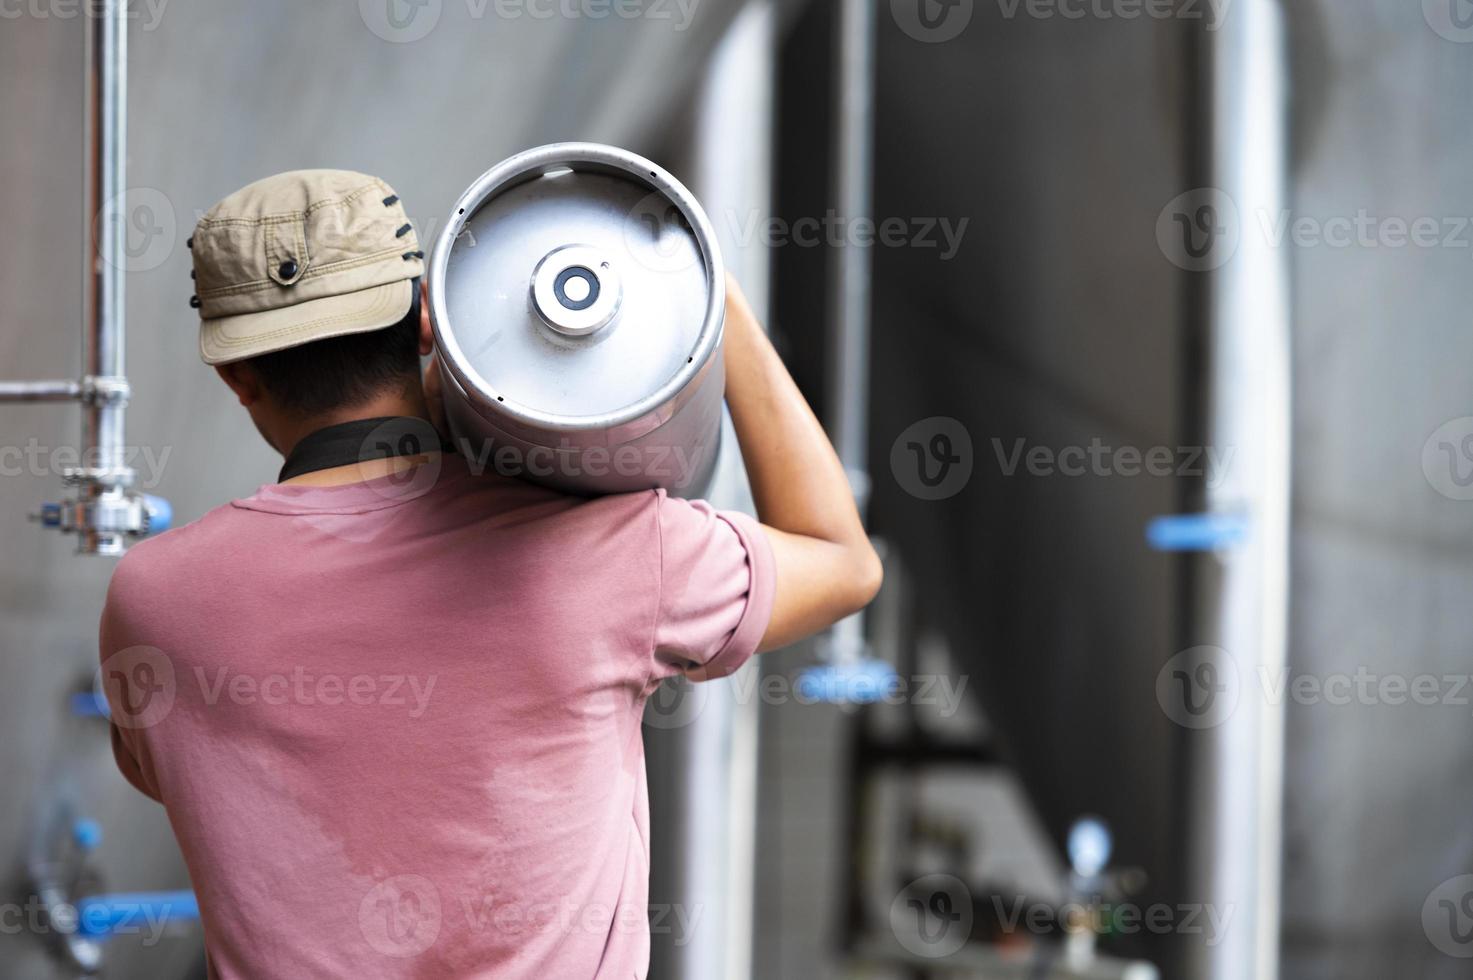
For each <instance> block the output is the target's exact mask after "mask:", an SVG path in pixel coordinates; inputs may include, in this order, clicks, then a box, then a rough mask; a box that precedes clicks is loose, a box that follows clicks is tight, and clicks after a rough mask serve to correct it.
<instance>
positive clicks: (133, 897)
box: [77, 890, 199, 939]
mask: <svg viewBox="0 0 1473 980" xmlns="http://www.w3.org/2000/svg"><path fill="white" fill-rule="evenodd" d="M198 919H199V902H198V901H197V900H196V899H195V897H194V892H192V891H187V890H186V891H177V892H132V893H119V894H114V895H90V896H88V897H87V898H84V899H81V900H79V901H78V902H77V931H78V932H80V933H81V934H82V935H84V936H90V937H92V938H93V939H105V938H107V937H108V936H112V935H116V934H118V933H125V932H143V931H145V930H147V929H148V928H149V927H150V926H155V925H158V924H159V923H169V922H194V921H196V920H198Z"/></svg>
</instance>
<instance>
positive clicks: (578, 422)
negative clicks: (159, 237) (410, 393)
mask: <svg viewBox="0 0 1473 980" xmlns="http://www.w3.org/2000/svg"><path fill="white" fill-rule="evenodd" d="M427 275H428V282H429V297H430V316H431V320H432V322H433V324H434V330H435V345H436V348H437V351H438V354H439V363H440V370H441V377H442V379H443V381H444V386H445V408H446V416H447V418H448V419H449V422H450V426H451V429H452V432H453V436H454V439H455V442H456V444H457V446H458V447H459V448H460V450H461V451H462V452H463V453H465V455H466V456H467V457H468V458H469V459H470V460H471V463H472V465H473V466H474V467H486V468H490V469H495V470H497V471H498V472H502V473H511V474H513V475H518V476H523V477H526V478H528V479H531V480H534V481H537V482H539V483H544V484H547V485H550V486H554V487H558V488H560V489H564V490H570V491H573V492H577V493H590V494H597V493H620V492H626V491H632V490H641V489H649V488H653V487H664V488H666V489H667V490H669V491H670V492H672V493H677V494H680V495H682V496H699V495H700V494H701V493H702V492H704V490H705V488H706V485H707V483H708V482H709V479H710V476H711V472H712V469H713V468H714V466H715V463H716V454H717V450H718V448H719V443H720V434H721V396H722V391H723V386H724V383H725V376H724V371H723V367H722V360H721V331H722V325H723V322H724V317H725V305H726V289H725V277H724V273H723V271H722V266H721V257H720V255H719V254H718V252H717V248H716V241H715V235H714V234H713V232H712V230H711V226H710V222H709V221H708V220H707V218H706V215H705V213H704V212H702V210H701V207H700V205H699V204H698V203H697V202H696V200H695V198H694V197H692V196H691V194H690V192H689V191H687V190H686V189H685V188H684V187H683V186H681V184H680V182H679V181H677V180H676V179H675V178H674V177H672V176H670V174H668V173H666V172H665V171H664V170H662V169H661V168H660V167H658V166H656V165H655V164H653V163H651V162H650V161H648V160H646V159H644V158H643V157H640V156H637V155H636V154H633V153H630V152H628V151H625V150H621V149H618V148H616V147H612V146H602V145H599V144H596V143H556V144H552V145H549V146H542V147H538V148H536V149H533V150H528V151H526V152H525V153H519V154H517V155H516V156H514V157H511V158H510V159H508V160H505V161H503V162H502V163H499V164H497V165H496V166H495V167H493V168H491V169H490V170H489V171H487V172H486V173H485V174H484V175H482V177H481V178H480V179H479V180H477V181H476V182H475V183H474V184H472V185H471V187H470V189H469V190H467V191H466V192H465V193H464V194H463V195H462V196H461V198H460V200H459V201H457V202H456V204H455V209H454V211H453V212H452V213H451V215H450V220H449V221H448V223H447V224H446V225H445V227H444V228H443V230H442V231H441V233H440V235H439V239H438V241H437V243H436V246H435V251H434V255H433V256H432V258H431V261H430V266H429V272H428V274H427Z"/></svg>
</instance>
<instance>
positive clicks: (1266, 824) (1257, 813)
mask: <svg viewBox="0 0 1473 980" xmlns="http://www.w3.org/2000/svg"><path fill="white" fill-rule="evenodd" d="M1285 16H1286V14H1285V10H1284V7H1283V5H1282V0H1243V2H1242V3H1240V4H1237V5H1235V6H1234V8H1233V12H1232V16H1230V17H1228V18H1227V19H1226V21H1225V23H1224V24H1223V25H1222V26H1221V28H1220V29H1219V30H1217V31H1215V32H1212V33H1211V34H1210V40H1207V41H1206V43H1207V44H1208V45H1209V47H1208V53H1209V60H1210V64H1211V67H1210V76H1209V77H1210V94H1209V96H1208V99H1207V102H1208V107H1209V113H1208V117H1209V118H1210V119H1211V132H1210V144H1211V148H1210V152H1209V160H1210V169H1211V173H1210V180H1211V183H1212V186H1213V187H1215V188H1216V189H1217V190H1218V191H1221V192H1222V194H1223V195H1225V197H1226V199H1227V200H1230V201H1231V202H1232V204H1233V206H1234V207H1235V208H1236V211H1237V215H1236V217H1235V219H1230V220H1235V221H1236V226H1237V229H1238V231H1239V233H1240V242H1239V244H1238V248H1237V251H1236V253H1234V254H1233V255H1232V256H1231V258H1229V259H1227V260H1226V261H1225V263H1224V264H1223V265H1222V266H1221V267H1220V268H1219V269H1217V270H1216V271H1215V272H1213V273H1212V274H1211V276H1212V277H1211V279H1210V280H1209V290H1208V303H1207V321H1208V322H1207V326H1208V337H1209V339H1208V352H1209V353H1208V356H1209V369H1208V375H1207V378H1206V382H1207V385H1208V390H1209V391H1210V396H1209V402H1208V412H1207V425H1206V428H1207V432H1206V438H1207V439H1208V442H1207V445H1209V446H1222V447H1227V446H1231V447H1233V448H1234V449H1235V450H1236V451H1237V455H1236V456H1235V457H1234V460H1233V466H1232V467H1231V471H1230V473H1228V474H1227V476H1226V477H1225V479H1223V480H1222V481H1221V482H1220V483H1219V484H1217V485H1216V486H1213V487H1210V488H1209V489H1208V497H1207V509H1208V511H1209V512H1212V513H1228V512H1244V513H1245V514H1246V516H1247V518H1248V520H1249V522H1250V523H1249V525H1248V534H1247V536H1246V538H1245V540H1244V541H1243V542H1242V544H1240V545H1239V546H1238V547H1236V548H1234V549H1232V550H1230V551H1225V552H1219V553H1218V554H1217V555H1215V556H1213V557H1203V558H1202V559H1200V561H1201V562H1203V563H1204V564H1203V566H1201V567H1200V571H1201V572H1202V574H1201V575H1200V578H1199V581H1200V582H1201V593H1200V599H1199V607H1198V608H1199V611H1200V616H1199V618H1198V619H1197V627H1198V629H1199V630H1200V632H1199V634H1198V635H1199V636H1200V637H1201V638H1200V639H1198V640H1197V641H1196V642H1198V643H1210V644H1214V645H1216V646H1218V647H1220V648H1221V649H1222V650H1223V651H1225V652H1226V654H1227V657H1226V658H1225V660H1224V663H1226V664H1227V665H1228V667H1229V668H1230V669H1233V670H1235V671H1236V674H1237V687H1238V691H1239V694H1238V696H1237V703H1236V708H1235V710H1232V711H1230V712H1228V713H1227V716H1226V718H1225V719H1224V720H1223V721H1222V722H1221V723H1220V724H1218V725H1217V726H1216V727H1211V728H1207V729H1204V730H1202V731H1196V732H1192V733H1190V734H1191V737H1190V739H1189V741H1188V743H1187V744H1188V746H1189V757H1190V763H1189V766H1188V770H1187V771H1188V773H1189V774H1190V775H1189V777H1188V778H1189V779H1190V781H1191V786H1190V789H1189V792H1190V800H1191V804H1190V805H1191V807H1192V810H1193V812H1192V815H1191V819H1190V823H1189V827H1190V828H1191V829H1190V831H1189V833H1190V834H1191V838H1192V839H1191V840H1190V842H1189V849H1188V865H1187V866H1188V873H1189V883H1188V888H1189V890H1190V894H1189V895H1188V896H1186V897H1187V898H1189V899H1190V900H1193V901H1200V902H1204V903H1210V906H1209V907H1215V908H1216V909H1218V910H1219V911H1220V913H1221V914H1228V913H1231V914H1233V916H1234V920H1233V921H1234V926H1233V928H1232V929H1231V930H1230V932H1229V933H1228V935H1227V936H1225V937H1224V940H1223V941H1222V942H1221V943H1218V944H1217V945H1216V946H1213V947H1210V948H1209V947H1206V946H1199V945H1193V946H1192V947H1191V952H1190V954H1189V959H1190V962H1188V963H1187V964H1186V969H1185V970H1184V971H1183V972H1184V975H1186V976H1191V977H1196V978H1200V980H1274V978H1275V977H1277V976H1278V960H1279V921H1280V907H1279V887H1280V878H1281V864H1282V856H1281V850H1282V841H1281V837H1282V822H1283V774H1284V711H1283V706H1282V704H1281V703H1280V704H1274V703H1271V702H1272V699H1270V698H1267V697H1265V696H1264V695H1263V692H1262V690H1261V688H1260V683H1261V681H1260V678H1262V677H1280V676H1282V675H1283V673H1284V671H1285V670H1286V669H1287V661H1288V652H1287V642H1288V641H1287V633H1288V627H1287V620H1288V536H1289V492H1290V424H1291V416H1290V409H1291V380H1290V329H1291V313H1290V302H1289V260H1288V256H1287V254H1286V252H1285V250H1283V249H1281V248H1276V247H1274V245H1273V244H1272V243H1270V242H1269V241H1267V239H1266V236H1264V235H1262V234H1258V233H1257V229H1258V227H1259V222H1260V217H1261V216H1262V215H1265V214H1270V215H1276V214H1281V213H1284V212H1285V210H1286V209H1287V208H1288V206H1289V164H1288V156H1289V151H1288V131H1289V120H1288V111H1289V91H1288V88H1289V81H1288V79H1289V72H1288V51H1289V49H1288V44H1287V39H1286V24H1285Z"/></svg>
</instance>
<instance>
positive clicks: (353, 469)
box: [273, 388, 437, 486]
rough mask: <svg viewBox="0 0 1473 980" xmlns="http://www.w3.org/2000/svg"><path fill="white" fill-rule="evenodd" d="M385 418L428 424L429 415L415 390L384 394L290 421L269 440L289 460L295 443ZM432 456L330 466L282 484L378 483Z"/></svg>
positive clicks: (420, 396)
mask: <svg viewBox="0 0 1473 980" xmlns="http://www.w3.org/2000/svg"><path fill="white" fill-rule="evenodd" d="M388 417H407V418H419V419H425V420H426V421H428V420H429V412H428V411H427V410H426V409H425V401H424V396H423V395H422V394H421V393H420V392H419V390H418V389H417V388H415V389H412V391H411V392H410V393H403V392H394V393H387V394H383V395H379V396H376V397H374V398H372V399H370V400H368V401H366V402H362V403H360V404H357V405H354V406H352V407H351V408H342V409H336V410H334V411H331V412H324V413H322V414H321V415H315V416H312V417H310V418H307V419H301V420H292V421H291V422H290V423H286V424H284V425H283V426H282V427H281V429H279V430H278V431H277V432H276V433H274V435H275V439H273V443H274V444H275V446H276V448H277V449H278V451H280V453H281V454H282V456H289V455H291V451H292V450H293V449H294V448H296V445H297V444H298V443H299V442H301V441H302V440H303V439H305V438H306V437H307V436H309V435H311V434H312V433H314V432H316V431H318V430H319V429H325V428H327V427H328V426H331V425H342V424H343V423H345V422H356V421H359V420H361V419H378V418H388ZM434 455H437V453H424V454H421V455H417V456H391V457H389V458H387V459H370V460H364V461H362V462H352V463H348V464H346V465H343V466H334V467H330V468H328V469H323V470H314V471H312V472H311V473H303V474H301V475H300V476H295V477H292V478H291V479H289V480H286V481H284V482H285V483H289V484H292V485H293V486H300V485H306V486H340V485H342V484H346V483H362V482H364V481H366V480H374V479H378V478H379V477H384V476H389V475H391V474H394V473H399V472H402V471H404V470H406V469H410V468H412V467H415V466H418V465H420V464H421V463H423V462H425V461H427V460H428V459H429V458H430V457H432V456H434Z"/></svg>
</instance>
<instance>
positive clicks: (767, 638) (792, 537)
mask: <svg viewBox="0 0 1473 980" xmlns="http://www.w3.org/2000/svg"><path fill="white" fill-rule="evenodd" d="M726 297H727V299H726V341H725V345H726V402H727V405H728V406H729V407H730V409H731V419H732V423H733V424H734V425H735V428H736V434H737V441H738V442H739V443H740V444H741V447H742V458H743V459H744V460H745V461H746V464H747V476H748V478H749V479H750V481H751V484H752V497H753V499H754V501H755V502H756V504H757V518H758V520H760V521H761V522H762V525H763V530H764V531H766V533H767V537H768V539H769V540H770V541H771V542H772V550H773V554H774V556H775V558H776V559H777V596H776V599H775V601H774V603H773V611H772V621H771V623H770V624H769V625H768V627H767V632H766V633H765V634H764V635H763V637H762V644H761V646H760V648H759V649H760V650H762V651H766V650H773V649H776V648H778V647H782V646H786V645H787V644H790V643H793V642H794V641H796V640H800V639H802V638H803V637H805V636H809V635H811V634H813V633H816V632H818V631H819V630H821V629H824V628H825V627H827V626H829V625H830V624H832V623H834V622H837V621H838V620H840V619H843V618H844V617H845V616H848V615H849V614H851V613H853V612H857V611H858V610H860V609H862V608H864V606H865V605H866V604H868V603H869V601H870V600H871V599H873V598H874V596H875V593H876V592H878V591H879V588H880V580H881V578H882V577H883V574H884V572H883V569H882V567H881V565H880V558H879V556H878V555H877V554H875V549H874V548H873V547H872V546H871V545H870V541H869V536H868V535H867V534H866V533H865V530H864V525H863V523H861V521H860V519H859V511H858V510H857V509H856V507H855V505H854V496H853V493H852V491H851V490H850V487H849V481H848V479H847V478H846V477H845V475H844V468H843V466H842V465H841V464H840V463H839V457H838V456H837V455H836V454H835V453H834V448H833V446H832V445H831V444H830V443H829V439H828V436H827V435H826V434H825V433H824V430H823V426H821V425H820V424H819V422H818V419H817V418H815V417H814V415H813V411H812V409H810V408H809V407H808V403H807V402H806V401H804V399H803V395H802V393H801V392H799V391H798V386H797V385H796V384H795V383H794V382H793V379H792V376H791V375H789V374H788V370H787V368H786V367H784V366H783V362H782V360H781V358H779V357H778V355H777V351H775V350H773V348H772V344H771V343H770V342H768V339H767V335H766V334H764V333H763V331H762V327H761V326H760V325H759V324H758V322H757V318H756V316H754V315H753V313H752V309H751V307H750V306H748V305H747V300H746V297H745V296H743V295H742V293H741V290H740V289H739V288H737V285H736V283H735V281H732V280H730V279H728V281H727V293H726Z"/></svg>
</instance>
